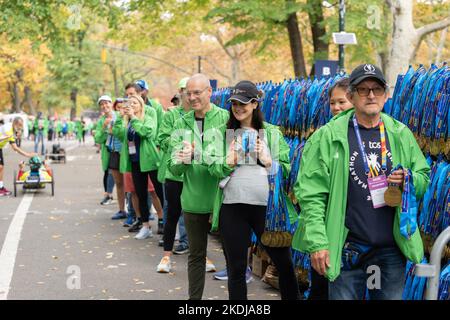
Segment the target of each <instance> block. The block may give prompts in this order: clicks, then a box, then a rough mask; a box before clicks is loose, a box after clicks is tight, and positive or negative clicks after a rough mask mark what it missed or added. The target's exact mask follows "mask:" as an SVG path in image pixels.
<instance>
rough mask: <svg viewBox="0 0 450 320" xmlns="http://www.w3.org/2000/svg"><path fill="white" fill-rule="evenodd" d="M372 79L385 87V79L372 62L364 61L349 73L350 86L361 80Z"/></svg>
mask: <svg viewBox="0 0 450 320" xmlns="http://www.w3.org/2000/svg"><path fill="white" fill-rule="evenodd" d="M366 79H374V80H376V81H378V82H379V83H380V84H382V85H383V86H385V87H386V85H387V83H386V79H385V78H384V74H383V72H382V71H381V69H380V68H378V67H377V66H374V65H373V64H370V63H366V64H361V65H359V66H357V67H356V68H355V69H354V70H353V71H352V74H351V75H350V86H356V85H358V84H360V83H361V82H362V81H363V80H366Z"/></svg>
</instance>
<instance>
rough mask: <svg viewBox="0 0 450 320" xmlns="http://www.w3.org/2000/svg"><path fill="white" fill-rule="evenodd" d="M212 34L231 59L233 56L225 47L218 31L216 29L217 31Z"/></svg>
mask: <svg viewBox="0 0 450 320" xmlns="http://www.w3.org/2000/svg"><path fill="white" fill-rule="evenodd" d="M214 36H215V37H216V39H217V42H218V43H219V45H220V46H221V47H222V49H223V50H224V51H225V53H226V54H227V56H229V57H230V59H233V58H234V56H233V54H232V53H231V51H230V49H229V48H227V47H226V46H225V43H224V41H223V39H222V37H221V35H220V33H219V32H218V31H217V32H216V33H215V34H214Z"/></svg>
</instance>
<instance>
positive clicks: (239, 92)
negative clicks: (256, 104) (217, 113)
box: [228, 80, 261, 104]
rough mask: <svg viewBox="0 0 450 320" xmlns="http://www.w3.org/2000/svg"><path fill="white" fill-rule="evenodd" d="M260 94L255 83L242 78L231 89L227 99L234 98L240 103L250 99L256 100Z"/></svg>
mask: <svg viewBox="0 0 450 320" xmlns="http://www.w3.org/2000/svg"><path fill="white" fill-rule="evenodd" d="M260 96H261V93H260V92H259V90H258V88H257V87H256V85H255V84H254V83H253V82H251V81H247V80H244V81H240V82H239V83H238V84H237V85H235V86H234V87H233V88H232V89H231V97H230V99H228V101H230V100H236V101H239V102H240V103H243V104H247V103H250V102H251V101H252V100H258V99H259V98H260Z"/></svg>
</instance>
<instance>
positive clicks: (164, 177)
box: [156, 78, 191, 273]
mask: <svg viewBox="0 0 450 320" xmlns="http://www.w3.org/2000/svg"><path fill="white" fill-rule="evenodd" d="M188 80H189V78H183V79H181V80H180V82H179V83H178V90H179V94H180V97H181V105H180V106H176V107H174V108H172V109H170V110H168V111H167V112H166V113H164V116H163V120H162V123H161V126H160V127H159V134H158V144H159V146H160V148H161V152H162V153H163V158H162V161H161V166H160V167H159V170H158V180H159V181H162V182H163V183H164V189H165V197H166V201H167V214H166V217H165V222H164V236H163V244H162V246H163V247H164V256H163V258H162V259H161V262H160V263H159V264H158V266H157V268H156V270H157V272H161V273H167V272H170V270H171V268H172V264H171V261H170V257H171V255H172V250H173V243H174V239H175V233H176V228H177V224H178V222H180V228H179V230H180V241H179V244H178V246H177V248H175V250H174V253H177V254H180V253H186V252H187V251H188V249H189V245H188V241H187V234H186V230H185V228H184V218H183V213H182V210H181V192H182V190H183V176H182V175H180V176H176V175H173V174H172V172H170V170H167V164H168V161H169V159H170V156H171V153H172V150H170V138H171V135H172V132H173V130H174V124H175V122H176V121H177V120H178V119H181V118H182V117H183V116H184V115H185V114H186V113H188V112H189V111H191V108H190V106H189V101H188V99H187V97H186V94H185V91H186V85H187V81H188ZM181 226H183V227H182V228H181Z"/></svg>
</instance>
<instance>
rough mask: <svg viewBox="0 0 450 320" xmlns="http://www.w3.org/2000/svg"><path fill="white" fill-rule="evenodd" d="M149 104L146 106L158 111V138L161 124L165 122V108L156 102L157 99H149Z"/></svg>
mask: <svg viewBox="0 0 450 320" xmlns="http://www.w3.org/2000/svg"><path fill="white" fill-rule="evenodd" d="M148 102H149V103H148V104H146V106H149V107H151V108H153V109H154V110H155V111H156V118H157V121H158V123H157V125H156V134H157V136H158V133H159V128H160V126H161V123H162V121H163V116H164V108H163V106H162V105H161V104H160V103H159V102H158V101H156V100H155V99H149V100H148Z"/></svg>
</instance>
